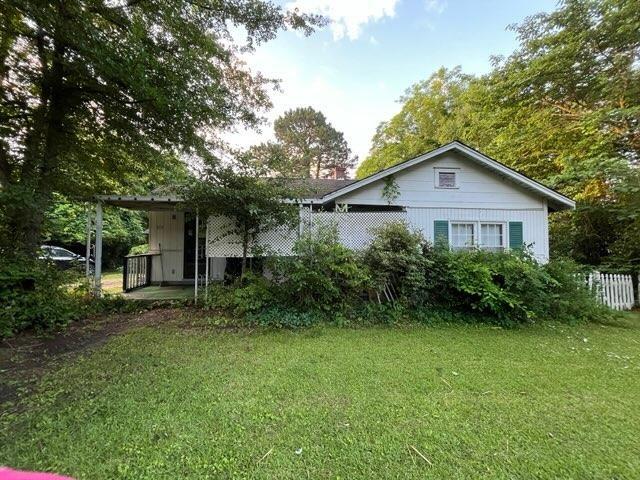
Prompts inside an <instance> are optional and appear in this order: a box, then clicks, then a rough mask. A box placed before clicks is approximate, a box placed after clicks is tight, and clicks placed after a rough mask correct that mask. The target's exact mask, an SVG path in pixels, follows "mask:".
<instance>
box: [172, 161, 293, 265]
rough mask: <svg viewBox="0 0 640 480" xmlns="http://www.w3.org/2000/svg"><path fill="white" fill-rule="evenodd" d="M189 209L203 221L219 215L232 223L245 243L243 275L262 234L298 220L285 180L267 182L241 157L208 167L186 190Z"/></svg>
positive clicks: (258, 170) (264, 173)
mask: <svg viewBox="0 0 640 480" xmlns="http://www.w3.org/2000/svg"><path fill="white" fill-rule="evenodd" d="M182 195H183V197H184V199H185V203H186V205H187V206H188V207H189V208H191V209H192V210H195V211H198V212H199V213H200V214H201V215H202V216H203V217H205V218H208V217H209V216H210V215H219V216H223V217H227V218H230V219H233V220H234V222H235V228H233V229H232V232H230V233H234V234H237V235H238V236H239V238H240V240H241V243H242V275H243V276H244V274H245V270H246V263H247V255H248V253H249V251H250V248H251V247H252V245H253V244H254V240H255V237H256V235H258V234H259V233H260V232H262V231H265V230H269V229H273V228H276V227H279V226H282V225H291V226H292V227H293V225H294V223H295V221H297V220H299V210H298V205H297V204H295V203H293V202H288V201H287V200H294V199H295V198H296V197H297V192H296V191H295V190H293V189H291V188H289V187H288V186H287V185H286V184H285V183H284V182H283V181H282V180H280V179H276V178H267V176H266V172H265V170H264V168H263V167H260V166H257V165H256V163H255V162H253V161H251V159H250V158H249V156H247V155H241V156H239V157H238V158H237V159H236V160H235V161H233V162H231V163H230V164H225V165H220V164H219V163H217V162H215V163H208V164H205V165H204V167H203V168H202V170H201V171H200V172H199V175H198V176H197V177H194V178H192V179H191V181H190V182H188V183H187V184H186V185H185V186H184V187H183V188H182Z"/></svg>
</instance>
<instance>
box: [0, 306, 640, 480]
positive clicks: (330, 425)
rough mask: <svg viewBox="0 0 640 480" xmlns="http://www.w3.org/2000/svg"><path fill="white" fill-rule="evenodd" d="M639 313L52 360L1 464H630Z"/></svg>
mask: <svg viewBox="0 0 640 480" xmlns="http://www.w3.org/2000/svg"><path fill="white" fill-rule="evenodd" d="M639 354H640V317H638V316H631V315H629V316H628V317H627V318H626V320H621V321H620V322H618V323H616V324H609V325H599V324H591V325H585V326H575V327H570V326H566V325H556V326H553V325H546V326H537V327H531V328H522V329H517V330H503V329H498V328H491V327H485V326H480V327H474V326H437V327H422V326H411V327H395V328H391V327H388V328H386V327H376V328H366V329H340V328H334V327H318V328H312V329H305V330H300V331H267V330H258V331H252V332H250V331H240V332H230V331H220V330H215V329H206V328H186V327H185V326H179V325H178V324H176V323H173V324H171V323H169V324H164V325H162V326H156V327H145V328H139V329H136V330H132V331H129V332H128V333H126V334H123V335H121V336H118V337H115V338H113V339H111V340H110V341H109V342H108V343H107V344H106V345H105V346H103V347H102V348H100V349H98V350H97V351H95V352H93V353H91V354H89V355H86V356H83V357H80V358H77V359H75V360H73V361H68V362H66V363H64V364H63V365H61V366H59V367H56V368H55V369H53V371H51V372H50V373H49V374H48V375H47V376H46V377H45V378H44V379H43V380H42V382H41V384H40V387H39V393H37V394H35V395H34V396H32V397H31V398H30V401H29V403H28V404H27V405H26V406H24V409H23V410H22V411H21V412H20V413H14V414H10V415H9V414H4V415H2V417H1V418H0V445H1V446H2V447H1V448H0V465H1V464H5V465H10V466H13V467H19V468H30V469H40V470H53V471H57V472H60V473H64V474H68V475H72V476H75V477H77V478H79V479H81V478H86V479H101V478H105V479H106V478H132V479H143V478H150V479H151V478H198V479H200V478H265V479H266V478H292V479H299V478H345V479H350V478H420V479H422V478H474V479H475V478H505V479H506V478H580V479H588V478H598V479H600V478H616V479H621V478H629V479H631V478H640V455H638V453H639V452H640V437H639V436H638V432H639V431H640V355H639Z"/></svg>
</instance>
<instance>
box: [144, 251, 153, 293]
mask: <svg viewBox="0 0 640 480" xmlns="http://www.w3.org/2000/svg"><path fill="white" fill-rule="evenodd" d="M146 259H147V282H146V284H145V286H146V287H148V286H149V285H151V274H152V273H153V270H152V266H153V257H151V256H150V255H147V257H146Z"/></svg>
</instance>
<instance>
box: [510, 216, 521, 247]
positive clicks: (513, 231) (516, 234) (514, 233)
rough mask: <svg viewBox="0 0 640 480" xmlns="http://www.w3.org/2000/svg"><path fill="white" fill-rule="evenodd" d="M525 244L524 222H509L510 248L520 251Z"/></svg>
mask: <svg viewBox="0 0 640 480" xmlns="http://www.w3.org/2000/svg"><path fill="white" fill-rule="evenodd" d="M523 244H524V239H523V237H522V222H509V248H510V249H512V250H518V249H521V248H522V245H523Z"/></svg>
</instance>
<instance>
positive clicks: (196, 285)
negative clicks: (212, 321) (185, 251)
mask: <svg viewBox="0 0 640 480" xmlns="http://www.w3.org/2000/svg"><path fill="white" fill-rule="evenodd" d="M199 223H200V217H199V216H198V212H196V268H195V270H196V272H195V275H194V276H195V277H196V278H195V285H194V287H193V300H194V302H195V303H196V304H197V303H198V235H199V233H198V227H199Z"/></svg>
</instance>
